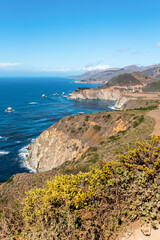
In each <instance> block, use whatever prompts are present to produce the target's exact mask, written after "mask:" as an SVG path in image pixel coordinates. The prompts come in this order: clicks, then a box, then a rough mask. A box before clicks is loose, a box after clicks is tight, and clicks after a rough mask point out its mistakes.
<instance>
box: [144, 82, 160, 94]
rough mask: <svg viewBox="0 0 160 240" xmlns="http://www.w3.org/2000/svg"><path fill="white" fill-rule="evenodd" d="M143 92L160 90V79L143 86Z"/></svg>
mask: <svg viewBox="0 0 160 240" xmlns="http://www.w3.org/2000/svg"><path fill="white" fill-rule="evenodd" d="M143 92H160V81H157V82H153V83H150V84H148V85H147V86H146V87H144V88H143Z"/></svg>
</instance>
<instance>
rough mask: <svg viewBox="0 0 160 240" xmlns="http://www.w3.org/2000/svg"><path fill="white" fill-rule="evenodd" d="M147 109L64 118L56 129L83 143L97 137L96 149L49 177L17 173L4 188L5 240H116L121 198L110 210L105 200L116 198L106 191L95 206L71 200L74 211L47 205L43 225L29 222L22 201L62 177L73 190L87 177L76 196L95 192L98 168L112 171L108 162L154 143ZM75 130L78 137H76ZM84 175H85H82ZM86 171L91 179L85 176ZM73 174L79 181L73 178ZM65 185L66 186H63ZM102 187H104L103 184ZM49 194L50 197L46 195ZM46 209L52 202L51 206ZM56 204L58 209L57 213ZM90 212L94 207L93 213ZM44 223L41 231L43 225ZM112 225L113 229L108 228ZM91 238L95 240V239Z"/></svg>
mask: <svg viewBox="0 0 160 240" xmlns="http://www.w3.org/2000/svg"><path fill="white" fill-rule="evenodd" d="M147 110H148V109H143V110H132V111H118V112H110V113H109V112H103V113H94V114H86V115H79V116H70V117H66V118H64V119H62V120H61V121H60V123H59V124H58V123H57V124H56V126H57V127H58V129H61V130H62V131H64V132H67V133H68V134H70V135H71V136H74V137H77V136H78V137H79V138H81V139H82V138H83V139H82V140H83V141H84V143H85V141H88V139H89V137H90V136H91V138H92V139H93V138H94V141H93V142H91V144H90V147H89V148H87V149H86V150H85V151H84V152H83V154H82V156H81V157H80V158H79V159H78V160H76V161H75V160H74V159H73V161H68V162H66V163H65V164H63V165H62V166H61V167H59V168H56V169H53V170H51V171H47V172H43V173H37V174H27V173H23V174H17V175H15V176H13V177H12V178H11V180H9V181H8V183H4V184H2V185H0V238H1V239H6V240H8V239H9V240H10V239H12V238H11V236H13V235H14V236H16V237H15V238H14V239H15V240H20V239H23V240H25V239H26V240H29V239H31V238H32V239H34V240H36V239H46V240H47V239H48V240H50V239H58V240H59V239H94V236H95V239H104V238H105V239H107V234H109V235H111V233H112V235H113V239H114V234H113V232H114V231H113V229H115V231H117V229H119V226H118V227H116V226H114V221H115V218H116V217H114V218H113V219H112V217H113V214H112V213H113V212H114V211H115V210H116V209H115V206H116V204H115V199H113V201H111V202H110V204H108V203H107V205H105V203H104V202H103V201H104V200H105V199H106V200H105V201H108V200H107V199H108V197H107V194H108V195H110V192H105V191H104V194H103V189H102V190H100V194H101V195H102V199H101V198H99V197H100V195H97V198H96V197H95V195H94V196H91V198H90V197H88V195H87V199H88V204H89V205H85V204H83V201H82V199H81V200H78V201H79V203H80V204H81V207H78V208H76V202H75V203H73V199H72V198H71V199H70V201H71V202H72V203H71V204H72V205H73V207H71V208H70V207H69V205H68V204H69V203H68V202H67V205H65V204H64V205H63V203H62V201H61V200H60V202H59V205H58V203H56V204H57V205H56V206H54V204H53V202H50V203H51V205H50V206H51V208H50V207H49V205H46V208H45V209H46V214H45V215H43V216H42V215H40V218H39V220H37V218H36V216H35V221H33V219H30V220H28V213H27V209H26V210H25V207H27V205H25V206H24V204H22V199H23V198H24V197H25V192H26V191H29V190H31V189H35V188H39V189H40V190H38V191H40V192H41V189H42V192H43V189H46V186H47V185H45V187H43V185H44V183H45V182H46V180H47V179H49V180H50V179H51V178H53V179H54V178H55V179H60V181H61V178H60V177H55V176H56V175H57V174H58V173H59V174H60V175H61V176H62V177H63V179H67V182H68V184H69V185H70V180H71V179H77V178H78V176H82V178H81V179H80V181H82V179H83V178H84V176H86V185H85V182H83V181H82V182H81V183H80V185H77V183H75V192H73V196H74V194H75V193H76V191H77V190H76V189H78V190H80V189H81V187H82V189H83V190H84V199H85V194H89V193H88V188H90V187H89V186H90V185H88V184H89V182H88V181H89V180H88V176H91V175H90V174H92V173H93V171H94V170H93V168H94V169H99V170H96V171H100V169H101V168H102V167H106V166H107V164H108V163H106V164H105V162H109V161H112V162H113V161H114V162H115V161H116V154H126V153H127V148H126V146H130V147H134V144H133V143H134V141H135V140H136V139H137V140H140V141H141V140H145V139H147V140H148V139H149V138H148V136H149V135H150V134H151V132H152V131H153V128H154V124H155V123H154V120H153V119H151V118H149V117H147V116H145V113H146V111H147ZM134 121H136V122H137V123H138V125H137V126H136V127H135V128H134V127H133V123H134ZM95 125H98V126H100V127H101V128H98V129H99V130H98V131H97V130H95V129H94V126H95ZM73 126H74V130H75V132H73V133H71V130H72V129H73ZM124 126H125V128H124ZM115 164H117V163H115ZM113 165H114V164H113ZM90 171H91V172H90ZM79 172H81V174H79ZM82 172H83V173H84V174H86V175H83V173H82ZM62 174H63V175H62ZM66 174H67V175H70V176H68V178H67V177H66ZM72 174H73V175H74V177H75V178H74V177H72V176H73V175H72ZM76 174H79V175H76ZM87 174H88V175H87ZM64 175H65V176H64ZM105 178H106V177H105ZM53 181H54V180H52V182H53ZM58 181H59V180H58ZM105 181H106V180H105ZM81 184H82V185H81ZM106 184H107V183H106ZM69 185H68V194H70V193H71V192H70V191H71V188H70V187H72V185H71V186H69ZM59 186H60V187H61V184H60V185H59ZM102 186H103V188H104V185H103V184H102ZM106 186H107V185H106ZM93 187H96V189H94V191H95V192H96V194H97V193H98V191H99V190H98V188H97V186H95V185H94V186H93ZM52 190H53V189H52ZM106 190H107V189H106ZM113 190H114V189H113ZM109 191H110V190H109ZM85 192H86V193H85ZM44 193H45V194H46V192H44ZM80 193H82V191H80ZM111 193H112V191H111ZM58 195H59V197H60V196H62V195H63V194H62V193H61V192H59V193H58ZM29 197H30V195H29ZM35 198H36V196H35ZM44 198H45V195H44ZM30 199H31V198H30ZM53 199H54V196H53ZM74 199H75V197H74ZM50 200H51V199H50ZM50 200H49V201H50ZM66 200H67V199H66ZM37 201H38V202H39V203H38V202H37ZM23 203H24V202H23ZM37 203H38V204H43V199H42V198H41V197H40V198H36V200H35V204H36V205H37ZM65 203H66V202H65ZM101 203H102V205H101ZM30 204H31V205H32V204H33V202H32V200H31V202H30V203H29V205H28V207H29V206H31V205H30ZM46 204H48V203H47V202H46ZM36 205H35V206H36ZM52 205H53V208H54V209H53V208H52ZM110 205H111V208H110ZM32 206H33V205H32ZM37 206H41V207H42V208H41V207H40V208H41V209H40V211H41V210H43V207H44V206H42V205H37ZM101 206H102V208H101ZM89 207H91V208H90V210H89ZM22 208H24V212H23V217H22V214H21V213H22ZM29 208H30V207H29ZM35 209H36V208H35V207H33V212H34V211H35ZM104 209H106V210H105V212H104ZM107 209H108V210H107ZM50 210H51V211H50ZM29 211H30V210H29ZM108 211H109V212H110V211H111V219H112V220H113V222H112V221H111V222H110V221H109V222H106V218H105V214H108V213H109V212H108ZM116 211H117V210H116ZM35 213H36V212H34V214H35ZM51 214H52V216H51ZM57 214H59V215H57ZM103 214H104V215H103ZM37 216H38V215H37ZM57 216H59V217H57ZM43 217H44V219H43ZM123 217H124V215H123ZM125 217H126V222H127V221H128V222H129V221H130V220H131V218H128V215H126V216H125ZM138 217H139V215H138ZM99 221H100V222H99ZM102 221H103V224H102ZM38 222H39V226H37V223H38ZM99 223H100V225H99ZM103 225H104V226H103ZM106 225H108V227H107V228H106ZM122 225H123V224H122ZM120 226H121V225H120ZM42 228H43V229H42ZM66 229H67V230H66ZM107 229H108V230H107ZM20 236H21V237H20ZM91 236H93V238H92V237H91ZM104 236H105V237H104ZM110 239H112V238H110Z"/></svg>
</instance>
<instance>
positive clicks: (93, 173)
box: [0, 136, 160, 240]
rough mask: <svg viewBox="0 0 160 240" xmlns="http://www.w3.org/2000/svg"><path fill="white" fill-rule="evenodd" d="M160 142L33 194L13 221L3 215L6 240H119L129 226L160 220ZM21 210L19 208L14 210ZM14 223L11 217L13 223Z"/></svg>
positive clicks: (130, 150) (63, 178)
mask: <svg viewBox="0 0 160 240" xmlns="http://www.w3.org/2000/svg"><path fill="white" fill-rule="evenodd" d="M159 193H160V137H159V136H157V137H152V138H151V139H150V140H148V141H141V142H136V143H135V144H134V145H133V146H132V147H131V146H128V145H126V153H124V154H121V155H118V156H116V161H115V162H101V161H99V162H98V163H97V164H96V165H95V166H94V167H91V169H90V171H89V172H86V173H82V172H79V173H78V174H76V175H73V174H71V175H66V174H59V175H57V176H55V177H53V178H52V179H51V180H48V181H47V182H46V183H45V184H44V186H43V187H41V188H35V189H33V190H30V191H29V192H28V193H27V194H26V196H25V197H24V198H23V200H22V201H21V202H20V203H19V204H20V207H19V212H18V213H16V214H15V216H14V217H13V216H12V221H10V222H9V221H8V222H7V219H6V218H4V217H2V216H1V227H0V232H1V237H2V238H1V239H11V238H7V235H8V234H9V233H11V234H12V236H14V237H13V239H35V240H36V239H48V240H50V239H118V237H117V236H118V234H119V233H120V232H121V231H122V230H124V228H125V226H126V224H127V223H128V224H129V223H130V222H132V221H135V220H137V219H140V218H142V219H143V220H144V221H146V222H151V223H152V225H153V226H155V225H156V224H157V222H158V221H159V219H160V213H159V209H160V194H159ZM15 208H16V206H15ZM10 219H11V218H10Z"/></svg>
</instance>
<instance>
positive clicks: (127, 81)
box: [108, 73, 141, 86]
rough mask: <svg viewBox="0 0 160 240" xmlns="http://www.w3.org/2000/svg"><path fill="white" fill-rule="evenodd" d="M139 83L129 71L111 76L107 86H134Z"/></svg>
mask: <svg viewBox="0 0 160 240" xmlns="http://www.w3.org/2000/svg"><path fill="white" fill-rule="evenodd" d="M134 85H141V82H140V81H139V80H138V79H136V78H135V77H134V76H132V74H131V73H124V74H121V75H119V76H116V77H114V78H112V79H111V80H110V81H109V82H108V86H134Z"/></svg>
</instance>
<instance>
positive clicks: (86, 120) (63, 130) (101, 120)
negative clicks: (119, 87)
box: [28, 98, 142, 172]
mask: <svg viewBox="0 0 160 240" xmlns="http://www.w3.org/2000/svg"><path fill="white" fill-rule="evenodd" d="M121 101H122V102H123V103H124V101H125V99H123V98H122V100H121ZM121 101H120V102H119V104H122V102H121ZM134 119H137V120H136V121H137V122H139V121H141V119H142V116H141V115H139V113H138V115H137V116H136V117H135V116H134V115H133V113H132V112H131V113H123V112H118V111H113V112H102V113H92V114H84V115H74V116H69V117H65V118H63V119H61V120H60V121H59V122H58V123H56V124H54V125H53V126H51V127H50V128H49V129H47V130H45V131H44V132H43V133H42V134H41V135H40V136H39V137H37V139H36V140H35V142H34V143H33V144H32V145H31V149H30V152H29V157H28V163H29V165H30V166H31V167H32V168H33V169H35V170H36V171H37V172H44V171H47V170H52V169H53V168H57V167H59V166H61V165H62V164H64V163H67V162H72V161H73V162H77V163H78V161H80V162H81V163H83V164H85V159H86V156H87V153H88V152H89V163H92V162H93V163H95V162H96V161H97V159H98V157H99V156H101V157H100V158H101V160H104V161H105V159H107V158H109V157H111V152H110V151H111V149H112V147H113V143H111V139H112V137H113V138H115V139H119V138H121V137H122V136H123V134H124V133H128V134H130V135H133V134H134V133H131V132H132V131H133V130H134V132H135V129H134V127H133V122H134V121H135V120H134ZM137 130H138V128H137ZM139 132H140V129H139ZM121 135H122V136H121ZM103 142H105V143H106V142H108V144H107V147H109V150H108V151H106V152H105V154H104V148H101V144H102V143H103ZM110 144H111V145H110ZM93 149H94V151H93V152H92V150H93ZM95 151H96V153H95ZM89 163H87V166H85V167H87V168H89V165H90V164H89ZM76 168H77V169H78V167H76Z"/></svg>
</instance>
